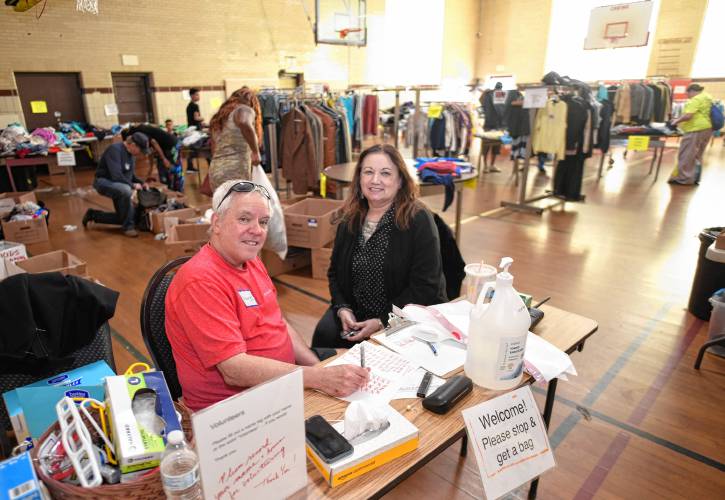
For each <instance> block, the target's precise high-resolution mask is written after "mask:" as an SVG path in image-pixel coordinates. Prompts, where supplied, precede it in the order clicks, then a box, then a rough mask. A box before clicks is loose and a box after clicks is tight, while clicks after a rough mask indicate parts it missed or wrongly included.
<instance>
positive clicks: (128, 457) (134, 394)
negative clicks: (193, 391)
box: [106, 371, 182, 474]
mask: <svg viewBox="0 0 725 500" xmlns="http://www.w3.org/2000/svg"><path fill="white" fill-rule="evenodd" d="M149 401H152V411H151V414H149V412H148V406H147V405H148V402H149ZM106 406H107V409H108V415H109V420H110V422H111V429H112V431H113V442H114V445H115V447H116V457H117V458H118V462H119V467H120V468H121V473H124V474H125V473H128V472H133V471H137V470H143V469H149V468H151V467H156V466H157V465H159V461H160V459H161V453H162V452H163V451H164V449H165V448H166V441H165V436H166V435H167V434H168V433H169V432H171V431H173V430H182V429H181V424H180V423H179V419H178V418H177V416H176V409H175V408H174V402H173V400H172V399H171V394H170V393H169V388H168V386H167V385H166V379H165V378H164V374H163V373H162V372H157V371H149V372H143V373H134V374H130V375H119V376H116V377H108V378H106ZM147 426H154V427H155V429H150V428H147ZM157 430H158V431H159V432H158V433H157V432H156V431H157Z"/></svg>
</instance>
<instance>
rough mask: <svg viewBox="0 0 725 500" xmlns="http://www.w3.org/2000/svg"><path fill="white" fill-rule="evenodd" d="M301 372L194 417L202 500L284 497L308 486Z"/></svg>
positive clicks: (296, 371) (235, 397) (263, 385)
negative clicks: (202, 492) (202, 489)
mask: <svg viewBox="0 0 725 500" xmlns="http://www.w3.org/2000/svg"><path fill="white" fill-rule="evenodd" d="M302 394H303V386H302V370H295V371H294V372H292V373H289V374H287V375H283V376H281V377H279V378H276V379H274V380H271V381H269V382H266V383H264V384H260V385H258V386H256V387H253V388H251V389H249V390H246V391H244V392H242V393H240V394H237V395H236V396H232V397H231V398H228V399H225V400H224V401H221V402H219V403H217V404H215V405H213V406H210V407H209V408H206V409H204V410H201V411H199V412H197V413H194V415H192V417H191V422H192V426H193V427H194V439H195V442H196V451H197V453H198V454H199V465H200V470H201V481H202V487H203V488H204V498H205V499H213V500H233V499H236V498H255V499H266V498H270V499H271V498H275V499H276V498H286V497H288V496H291V495H292V494H294V493H295V492H297V491H299V490H300V489H302V488H304V487H305V485H306V484H307V463H306V458H305V417H304V403H303V399H302Z"/></svg>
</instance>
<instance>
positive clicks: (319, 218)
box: [284, 198, 344, 248]
mask: <svg viewBox="0 0 725 500" xmlns="http://www.w3.org/2000/svg"><path fill="white" fill-rule="evenodd" d="M343 204H344V201H342V200H329V199H321V198H308V199H306V200H302V201H300V202H297V203H295V204H294V205H290V206H289V207H285V208H284V223H285V227H286V229H287V244H288V245H290V246H295V247H303V248H322V247H324V246H325V245H326V244H328V243H329V242H331V241H332V240H334V239H335V231H336V226H337V224H338V222H340V212H341V209H342V206H343Z"/></svg>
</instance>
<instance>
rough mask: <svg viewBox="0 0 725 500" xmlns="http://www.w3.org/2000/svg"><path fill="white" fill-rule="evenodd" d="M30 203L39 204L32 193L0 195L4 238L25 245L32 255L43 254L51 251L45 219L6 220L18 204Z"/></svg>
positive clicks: (0, 215)
mask: <svg viewBox="0 0 725 500" xmlns="http://www.w3.org/2000/svg"><path fill="white" fill-rule="evenodd" d="M28 201H30V202H33V203H37V202H38V199H37V198H36V197H35V193H33V192H32V191H29V192H17V193H0V220H1V221H2V222H0V224H2V229H3V237H4V239H5V240H7V241H15V242H18V243H23V244H24V245H26V249H27V250H28V251H29V252H30V253H31V254H37V253H42V252H43V251H48V250H49V249H50V245H49V243H50V236H49V235H48V224H47V222H46V220H45V217H38V218H36V219H30V220H16V221H6V220H5V218H6V217H7V216H8V215H9V214H10V212H12V210H13V208H14V207H15V205H16V204H18V203H25V202H28ZM30 245H33V247H31V246H30Z"/></svg>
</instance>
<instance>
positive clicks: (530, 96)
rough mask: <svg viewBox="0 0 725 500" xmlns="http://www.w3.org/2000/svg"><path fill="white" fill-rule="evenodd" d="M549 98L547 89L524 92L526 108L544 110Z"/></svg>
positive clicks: (532, 89)
mask: <svg viewBox="0 0 725 500" xmlns="http://www.w3.org/2000/svg"><path fill="white" fill-rule="evenodd" d="M547 98H548V95H547V90H546V87H536V88H531V89H526V91H525V92H524V108H525V109H529V108H543V107H544V106H546V99H547Z"/></svg>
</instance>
